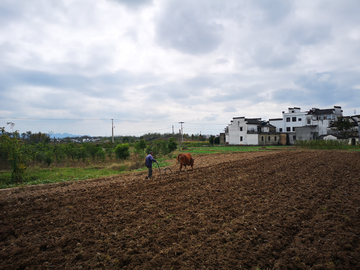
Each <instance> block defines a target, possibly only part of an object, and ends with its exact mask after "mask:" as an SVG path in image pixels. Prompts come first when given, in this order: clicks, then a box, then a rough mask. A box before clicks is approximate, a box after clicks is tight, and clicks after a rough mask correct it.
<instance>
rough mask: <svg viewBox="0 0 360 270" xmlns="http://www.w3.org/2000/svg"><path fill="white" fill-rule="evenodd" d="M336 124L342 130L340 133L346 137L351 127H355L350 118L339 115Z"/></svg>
mask: <svg viewBox="0 0 360 270" xmlns="http://www.w3.org/2000/svg"><path fill="white" fill-rule="evenodd" d="M335 126H336V128H337V129H338V131H339V132H340V134H341V135H342V136H344V137H347V136H348V134H349V132H350V131H351V129H352V128H353V124H352V123H351V122H350V120H349V119H348V118H344V117H342V116H341V117H338V119H337V121H336V122H335Z"/></svg>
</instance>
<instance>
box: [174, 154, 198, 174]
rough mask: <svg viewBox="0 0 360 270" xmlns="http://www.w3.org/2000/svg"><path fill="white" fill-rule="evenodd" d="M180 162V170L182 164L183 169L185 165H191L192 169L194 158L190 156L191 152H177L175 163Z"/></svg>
mask: <svg viewBox="0 0 360 270" xmlns="http://www.w3.org/2000/svg"><path fill="white" fill-rule="evenodd" d="M178 163H180V171H181V169H182V166H183V165H184V167H185V170H186V166H191V170H193V169H194V159H193V158H192V157H191V154H189V153H188V154H179V155H178V156H177V158H176V164H175V165H177V164H178Z"/></svg>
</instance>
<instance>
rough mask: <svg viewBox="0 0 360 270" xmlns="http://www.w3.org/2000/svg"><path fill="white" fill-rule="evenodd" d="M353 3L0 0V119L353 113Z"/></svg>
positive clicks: (359, 76)
mask: <svg viewBox="0 0 360 270" xmlns="http://www.w3.org/2000/svg"><path fill="white" fill-rule="evenodd" d="M359 14H360V5H359V1H358V0H342V1H338V0H302V1H292V0H271V1H269V0H252V1H248V0H247V1H246V0H227V1H219V0H197V1H193V0H182V1H178V0H26V1H21V0H1V1H0V127H5V129H6V130H7V131H12V130H13V131H15V130H18V131H19V132H20V133H24V132H27V131H31V132H32V133H37V132H42V133H49V134H51V133H70V134H77V135H90V136H110V135H111V134H112V125H113V126H115V128H114V135H115V136H128V135H134V136H141V135H143V134H146V133H153V132H157V133H171V132H173V131H174V132H175V133H177V132H178V131H179V129H180V127H181V126H182V127H183V132H184V133H186V134H211V135H217V134H219V133H220V132H224V129H225V127H226V126H227V125H228V124H230V121H231V120H232V119H233V117H242V116H244V117H247V118H255V117H256V118H258V117H259V118H262V119H264V120H268V119H271V118H281V117H282V111H287V110H288V108H290V107H300V108H301V111H307V110H309V109H311V108H321V109H328V108H333V107H334V106H341V107H342V109H343V113H344V115H354V114H360V95H359V93H360V16H359ZM112 119H113V120H112ZM9 122H11V123H13V124H15V125H14V126H11V125H10V124H8V123H9ZM180 122H183V124H180Z"/></svg>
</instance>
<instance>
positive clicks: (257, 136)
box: [225, 117, 280, 145]
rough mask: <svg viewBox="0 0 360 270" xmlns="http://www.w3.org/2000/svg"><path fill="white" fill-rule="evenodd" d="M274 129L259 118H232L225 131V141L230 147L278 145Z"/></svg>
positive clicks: (277, 136)
mask: <svg viewBox="0 0 360 270" xmlns="http://www.w3.org/2000/svg"><path fill="white" fill-rule="evenodd" d="M279 139H280V137H279V134H278V133H277V132H276V128H275V127H274V126H272V125H270V124H269V123H268V122H266V121H262V120H261V118H245V117H234V118H233V120H231V124H229V125H228V126H227V127H226V129H225V141H226V143H228V144H230V145H272V144H278V142H279Z"/></svg>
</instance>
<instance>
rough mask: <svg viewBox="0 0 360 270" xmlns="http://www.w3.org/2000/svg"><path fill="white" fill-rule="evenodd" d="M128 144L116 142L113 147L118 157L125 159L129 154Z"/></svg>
mask: <svg viewBox="0 0 360 270" xmlns="http://www.w3.org/2000/svg"><path fill="white" fill-rule="evenodd" d="M129 148H130V146H129V144H128V143H124V144H118V145H117V146H116V148H115V155H116V157H117V158H118V159H126V158H128V157H129V156H130V150H129Z"/></svg>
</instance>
